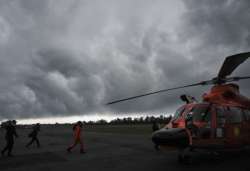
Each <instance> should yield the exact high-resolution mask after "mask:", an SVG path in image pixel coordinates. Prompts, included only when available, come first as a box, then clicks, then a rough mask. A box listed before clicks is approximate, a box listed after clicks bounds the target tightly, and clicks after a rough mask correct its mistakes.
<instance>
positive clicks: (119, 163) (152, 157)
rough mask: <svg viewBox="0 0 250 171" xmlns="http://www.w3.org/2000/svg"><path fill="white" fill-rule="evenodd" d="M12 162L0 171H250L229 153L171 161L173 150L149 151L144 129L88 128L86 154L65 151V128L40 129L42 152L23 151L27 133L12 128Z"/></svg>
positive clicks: (0, 137) (68, 133)
mask: <svg viewBox="0 0 250 171" xmlns="http://www.w3.org/2000/svg"><path fill="white" fill-rule="evenodd" d="M17 131H18V134H19V138H18V139H17V140H16V142H15V146H14V151H13V153H14V154H15V156H14V157H11V158H10V157H0V171H7V170H8V171H14V170H15V171H52V170H53V171H55V170H60V171H64V170H65V171H66V170H71V171H73V170H83V171H84V170H85V171H87V170H96V171H105V170H107V171H111V170H119V171H123V170H124V171H132V170H136V171H138V170H142V171H151V170H152V171H153V170H155V171H163V170H164V171H167V170H169V171H175V170H185V171H217V170H218V171H222V170H227V171H231V170H232V171H250V155H249V154H245V153H244V154H243V153H238V152H237V153H234V154H230V155H224V156H223V158H221V159H219V160H218V159H214V158H213V157H211V156H210V155H208V154H195V155H194V156H193V163H192V164H190V165H183V164H179V163H178V162H177V152H176V151H170V152H166V151H155V150H154V148H153V144H152V142H151V138H150V135H151V126H150V125H136V126H133V125H132V126H131V125H123V126H122V125H121V126H88V127H87V128H85V132H84V139H85V144H86V151H87V153H86V154H80V153H79V148H78V147H77V148H76V149H75V150H74V151H73V152H72V153H70V154H68V153H67V152H66V148H67V146H68V145H69V144H70V143H72V128H71V127H69V126H57V127H43V126H42V128H41V132H40V141H41V144H42V147H41V148H40V149H37V148H36V146H35V145H34V146H32V147H30V148H28V149H27V148H25V144H26V143H27V141H29V139H28V137H27V134H28V132H29V131H30V130H29V129H17ZM4 144H5V141H4V130H0V148H3V146H4Z"/></svg>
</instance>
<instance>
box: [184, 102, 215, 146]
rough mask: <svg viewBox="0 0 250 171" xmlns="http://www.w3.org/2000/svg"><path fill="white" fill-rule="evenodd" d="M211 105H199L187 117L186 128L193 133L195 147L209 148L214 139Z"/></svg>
mask: <svg viewBox="0 0 250 171" xmlns="http://www.w3.org/2000/svg"><path fill="white" fill-rule="evenodd" d="M212 116H213V110H212V108H211V106H210V105H197V106H194V107H193V109H192V110H191V111H190V112H189V113H188V114H187V115H186V126H187V128H188V129H189V130H190V131H191V133H192V138H193V145H194V146H197V147H207V146H209V145H210V144H211V143H213V142H212V141H211V139H213V134H212V132H213V126H212V118H213V117H212Z"/></svg>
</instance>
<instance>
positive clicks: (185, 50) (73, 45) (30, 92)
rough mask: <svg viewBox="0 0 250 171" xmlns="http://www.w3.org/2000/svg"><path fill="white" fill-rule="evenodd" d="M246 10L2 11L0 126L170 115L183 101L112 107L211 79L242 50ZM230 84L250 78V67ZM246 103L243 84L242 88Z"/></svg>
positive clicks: (115, 3)
mask: <svg viewBox="0 0 250 171" xmlns="http://www.w3.org/2000/svg"><path fill="white" fill-rule="evenodd" d="M248 7H249V2H248V1H191V0H189V1H184V3H182V1H174V2H173V1H166V0H157V1H151V0H146V1H145V0H137V1H134V0H129V1H122V0H109V1H105V2H104V1H98V0H94V1H90V0H84V1H80V0H79V1H78V0H75V1H68V0H63V1H60V3H58V1H55V0H44V1H40V0H37V1H36V0H31V1H29V0H23V1H14V0H13V1H9V0H8V1H1V4H0V76H1V81H0V104H1V106H0V114H1V116H0V119H2V118H13V117H18V118H27V117H44V116H52V115H59V116H60V115H63V116H69V115H74V114H89V113H109V112H110V113H127V112H133V113H135V112H146V113H148V112H151V111H158V112H163V111H164V112H172V111H173V109H174V108H175V107H176V106H178V105H179V104H181V102H179V100H178V97H179V95H181V94H183V93H188V94H193V95H195V96H197V97H198V96H200V95H201V93H203V91H204V90H205V89H207V88H208V87H200V88H189V89H184V90H179V91H172V92H169V93H167V94H162V95H155V96H152V97H146V98H144V99H138V100H135V101H131V102H124V103H121V104H117V105H113V106H109V107H107V106H105V105H104V104H105V103H107V102H108V101H111V100H114V99H120V98H123V97H128V96H133V95H137V94H141V93H144V92H147V91H150V90H158V89H162V88H167V87H174V86H180V85H183V84H186V83H187V84H189V83H193V82H197V81H201V80H203V79H209V78H211V77H214V76H216V74H217V70H218V69H219V67H220V65H221V63H222V62H223V60H224V57H225V56H227V55H230V54H234V53H237V52H241V51H246V50H248V48H249V44H250V41H249V40H250V36H249V30H250V29H249V22H248V18H249V10H248ZM236 74H245V75H247V74H250V72H249V63H246V64H243V65H242V66H241V67H240V68H239V69H238V70H237V71H236ZM241 85H242V88H243V90H242V91H243V92H245V93H247V94H248V95H249V94H250V92H249V88H248V85H249V81H244V82H242V83H241Z"/></svg>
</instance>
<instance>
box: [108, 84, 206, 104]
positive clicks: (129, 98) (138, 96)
mask: <svg viewBox="0 0 250 171" xmlns="http://www.w3.org/2000/svg"><path fill="white" fill-rule="evenodd" d="M209 81H210V80H209ZM209 81H202V82H199V83H195V84H190V85H185V86H181V87H174V88H169V89H163V90H159V91H153V92H149V93H146V94H141V95H137V96H133V97H128V98H125V99H120V100H115V101H112V102H109V103H107V105H110V104H114V103H119V102H123V101H127V100H132V99H136V98H140V97H144V96H149V95H152V94H157V93H162V92H166V91H170V90H176V89H181V88H186V87H193V86H198V85H206V84H208V83H209Z"/></svg>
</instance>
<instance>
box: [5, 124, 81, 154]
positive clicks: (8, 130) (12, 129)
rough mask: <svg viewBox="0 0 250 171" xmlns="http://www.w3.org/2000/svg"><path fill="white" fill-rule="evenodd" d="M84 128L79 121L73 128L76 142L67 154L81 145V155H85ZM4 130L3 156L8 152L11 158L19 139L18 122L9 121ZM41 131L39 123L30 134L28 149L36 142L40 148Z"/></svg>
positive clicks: (68, 149)
mask: <svg viewBox="0 0 250 171" xmlns="http://www.w3.org/2000/svg"><path fill="white" fill-rule="evenodd" d="M82 127H83V123H82V122H80V121H78V122H77V123H76V124H74V126H73V133H74V141H73V144H72V145H70V146H69V147H68V148H67V152H71V150H72V149H73V148H74V147H75V146H76V145H77V144H80V153H85V148H84V144H83V139H82V136H81V134H82ZM3 128H4V129H5V140H6V146H5V147H4V148H3V149H2V151H1V155H2V156H5V153H6V152H7V155H8V156H9V157H11V156H13V155H12V149H13V146H14V139H15V138H18V134H17V132H16V121H15V120H12V121H7V122H6V123H5V124H4V125H3ZM39 131H40V124H39V123H37V124H35V125H34V126H33V127H32V131H31V132H30V133H29V134H28V137H29V138H30V139H31V140H30V141H29V142H28V143H27V144H26V147H27V148H28V147H29V146H30V145H32V144H33V143H34V142H36V145H37V147H38V148H39V147H40V141H39V139H38V133H39Z"/></svg>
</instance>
